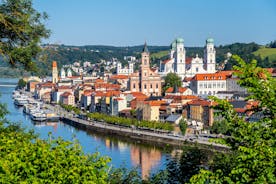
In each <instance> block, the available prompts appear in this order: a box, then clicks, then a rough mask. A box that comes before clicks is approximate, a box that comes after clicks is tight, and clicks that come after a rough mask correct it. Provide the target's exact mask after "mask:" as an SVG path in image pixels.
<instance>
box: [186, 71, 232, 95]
mask: <svg viewBox="0 0 276 184" xmlns="http://www.w3.org/2000/svg"><path fill="white" fill-rule="evenodd" d="M190 88H191V89H192V91H193V93H194V94H195V95H198V96H203V97H206V96H210V95H212V96H216V94H217V93H218V92H221V91H226V89H227V86H226V75H225V74H220V73H214V74H196V75H195V76H194V77H193V79H192V80H191V83H190Z"/></svg>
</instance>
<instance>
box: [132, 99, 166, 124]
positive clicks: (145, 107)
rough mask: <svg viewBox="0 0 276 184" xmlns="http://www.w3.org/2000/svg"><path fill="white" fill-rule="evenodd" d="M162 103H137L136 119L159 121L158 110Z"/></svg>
mask: <svg viewBox="0 0 276 184" xmlns="http://www.w3.org/2000/svg"><path fill="white" fill-rule="evenodd" d="M164 103H165V102H164V101H139V102H137V105H136V113H137V118H138V119H140V120H146V121H159V115H160V111H159V108H160V106H161V105H162V104H164Z"/></svg>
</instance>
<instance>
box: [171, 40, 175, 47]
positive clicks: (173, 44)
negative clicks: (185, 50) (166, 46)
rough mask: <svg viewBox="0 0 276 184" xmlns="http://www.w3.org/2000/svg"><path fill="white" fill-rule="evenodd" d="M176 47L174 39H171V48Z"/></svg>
mask: <svg viewBox="0 0 276 184" xmlns="http://www.w3.org/2000/svg"><path fill="white" fill-rule="evenodd" d="M175 48H176V41H173V42H172V44H171V49H175Z"/></svg>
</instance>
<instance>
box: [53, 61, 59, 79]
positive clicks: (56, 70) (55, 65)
mask: <svg viewBox="0 0 276 184" xmlns="http://www.w3.org/2000/svg"><path fill="white" fill-rule="evenodd" d="M57 82H58V68H57V62H56V61H53V63H52V83H54V84H55V83H57Z"/></svg>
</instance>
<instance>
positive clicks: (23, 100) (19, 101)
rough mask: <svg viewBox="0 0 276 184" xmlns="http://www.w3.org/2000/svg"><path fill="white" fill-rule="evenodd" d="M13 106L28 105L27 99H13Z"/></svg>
mask: <svg viewBox="0 0 276 184" xmlns="http://www.w3.org/2000/svg"><path fill="white" fill-rule="evenodd" d="M14 104H15V105H18V106H23V105H25V104H28V99H27V98H22V97H20V98H15V99H14Z"/></svg>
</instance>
